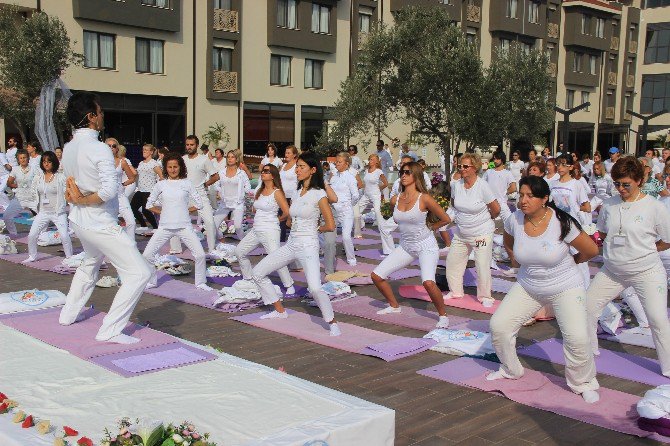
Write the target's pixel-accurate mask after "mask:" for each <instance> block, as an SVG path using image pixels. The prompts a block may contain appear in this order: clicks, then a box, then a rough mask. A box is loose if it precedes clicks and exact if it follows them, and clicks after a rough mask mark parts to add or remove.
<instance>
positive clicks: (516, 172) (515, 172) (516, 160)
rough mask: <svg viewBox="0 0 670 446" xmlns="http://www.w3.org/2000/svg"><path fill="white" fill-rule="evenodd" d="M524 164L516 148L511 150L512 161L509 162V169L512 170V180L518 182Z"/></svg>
mask: <svg viewBox="0 0 670 446" xmlns="http://www.w3.org/2000/svg"><path fill="white" fill-rule="evenodd" d="M525 165H526V163H524V162H523V161H521V153H519V151H518V150H515V151H514V152H512V161H510V162H509V166H508V168H509V171H510V172H512V177H514V181H515V182H516V183H517V184H519V180H520V179H521V177H522V172H523V168H524V166H525Z"/></svg>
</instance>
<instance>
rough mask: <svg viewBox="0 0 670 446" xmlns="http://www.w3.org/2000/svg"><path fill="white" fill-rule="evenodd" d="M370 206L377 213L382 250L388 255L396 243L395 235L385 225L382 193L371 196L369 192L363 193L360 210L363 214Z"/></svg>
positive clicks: (359, 203) (359, 204)
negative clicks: (394, 241)
mask: <svg viewBox="0 0 670 446" xmlns="http://www.w3.org/2000/svg"><path fill="white" fill-rule="evenodd" d="M368 206H372V209H373V210H374V213H375V218H376V220H377V230H378V231H379V235H380V236H381V239H382V252H383V253H384V254H386V255H389V254H391V252H392V251H393V250H394V249H395V244H394V243H393V237H392V236H391V234H390V231H388V230H387V229H386V228H385V226H384V222H385V221H386V220H384V217H383V216H382V211H381V206H382V198H381V195H373V196H372V197H370V196H368V195H367V194H363V196H362V197H361V199H360V200H359V201H358V207H359V212H360V213H361V214H365V211H366V210H367V207H368Z"/></svg>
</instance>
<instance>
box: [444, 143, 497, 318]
mask: <svg viewBox="0 0 670 446" xmlns="http://www.w3.org/2000/svg"><path fill="white" fill-rule="evenodd" d="M481 168H482V161H481V158H480V157H479V155H477V154H475V153H465V154H464V155H463V156H462V157H461V163H460V164H459V165H458V171H459V172H460V173H461V179H460V180H458V181H455V182H453V183H452V184H451V204H452V208H453V209H454V211H455V217H454V223H455V225H456V227H455V230H454V237H453V239H452V240H451V248H450V249H449V254H447V271H446V276H447V282H448V283H449V289H450V290H451V291H450V292H449V294H447V296H446V297H445V298H446V299H454V298H455V299H458V298H462V297H463V296H465V292H464V291H463V274H464V273H465V268H466V267H467V264H468V258H469V257H470V253H471V252H473V251H474V253H475V269H476V270H477V299H478V300H479V301H480V302H481V303H482V305H483V306H485V307H492V306H493V302H494V299H493V297H492V296H491V260H492V259H493V232H494V231H495V223H494V222H493V219H495V218H496V217H498V215H500V204H499V203H498V201H497V200H496V196H495V194H494V193H493V191H492V190H491V188H490V187H489V185H488V183H487V182H486V181H485V180H484V179H482V178H479V176H478V173H479V171H480V170H481Z"/></svg>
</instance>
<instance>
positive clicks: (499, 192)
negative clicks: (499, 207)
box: [482, 169, 516, 204]
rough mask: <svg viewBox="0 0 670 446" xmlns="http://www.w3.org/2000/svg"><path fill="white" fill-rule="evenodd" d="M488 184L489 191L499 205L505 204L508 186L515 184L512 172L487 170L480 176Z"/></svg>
mask: <svg viewBox="0 0 670 446" xmlns="http://www.w3.org/2000/svg"><path fill="white" fill-rule="evenodd" d="M482 178H484V179H485V180H486V182H487V183H489V186H490V187H491V190H492V191H493V193H494V194H495V196H496V198H498V200H499V201H500V204H507V189H508V188H509V186H510V184H512V183H514V182H516V180H515V179H514V175H512V172H510V171H509V170H506V169H502V170H496V169H489V170H487V171H486V172H484V175H483V176H482Z"/></svg>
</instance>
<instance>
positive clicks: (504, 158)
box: [491, 150, 507, 164]
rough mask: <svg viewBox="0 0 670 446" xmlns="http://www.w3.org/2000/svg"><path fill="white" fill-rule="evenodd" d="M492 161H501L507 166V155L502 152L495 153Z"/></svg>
mask: <svg viewBox="0 0 670 446" xmlns="http://www.w3.org/2000/svg"><path fill="white" fill-rule="evenodd" d="M491 160H500V161H502V162H503V164H505V163H506V162H507V155H505V152H503V151H502V150H498V151H496V152H494V153H493V156H492V157H491Z"/></svg>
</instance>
